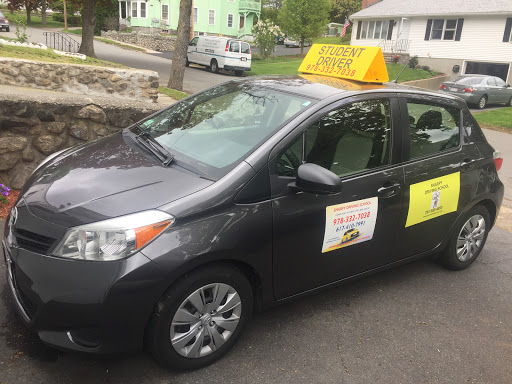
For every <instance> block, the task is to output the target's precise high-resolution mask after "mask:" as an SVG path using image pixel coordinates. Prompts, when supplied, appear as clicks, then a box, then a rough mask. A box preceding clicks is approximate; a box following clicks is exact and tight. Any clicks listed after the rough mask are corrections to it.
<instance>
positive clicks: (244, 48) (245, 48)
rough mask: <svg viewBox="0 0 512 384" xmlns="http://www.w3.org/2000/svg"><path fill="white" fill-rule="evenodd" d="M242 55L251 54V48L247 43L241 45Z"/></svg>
mask: <svg viewBox="0 0 512 384" xmlns="http://www.w3.org/2000/svg"><path fill="white" fill-rule="evenodd" d="M242 53H251V47H250V46H249V44H247V43H242Z"/></svg>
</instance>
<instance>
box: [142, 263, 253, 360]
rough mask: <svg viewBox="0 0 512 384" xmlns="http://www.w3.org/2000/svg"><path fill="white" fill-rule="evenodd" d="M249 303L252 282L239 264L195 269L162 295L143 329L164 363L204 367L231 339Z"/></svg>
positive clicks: (227, 347)
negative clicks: (146, 328)
mask: <svg viewBox="0 0 512 384" xmlns="http://www.w3.org/2000/svg"><path fill="white" fill-rule="evenodd" d="M252 307H253V292H252V287H251V284H250V283H249V281H248V280H247V278H246V277H245V276H244V274H243V273H242V272H241V271H240V270H239V269H237V268H235V267H231V266H225V265H216V266H209V267H208V268H202V269H198V270H196V271H193V272H191V273H190V274H188V275H186V276H184V277H183V278H182V279H180V280H178V282H177V283H176V284H175V285H173V286H172V287H171V288H169V290H168V291H167V292H166V293H165V294H164V295H163V296H162V297H161V298H160V301H159V302H158V304H157V307H156V308H155V313H154V314H153V317H152V319H151V322H150V326H149V329H148V333H147V341H148V347H149V349H150V351H151V352H152V354H153V356H154V357H155V359H156V360H157V361H158V362H159V363H160V364H161V365H163V366H165V367H168V368H173V369H179V370H184V369H185V370H189V369H197V368H201V367H204V366H207V365H209V364H211V363H213V362H214V361H215V360H217V359H219V358H220V357H222V356H223V355H224V354H226V353H227V352H228V351H229V350H230V349H231V347H232V346H233V345H234V344H235V342H236V340H237V338H238V337H239V336H240V334H241V332H242V330H243V328H244V326H245V324H246V323H247V321H248V320H249V318H250V317H251V314H252Z"/></svg>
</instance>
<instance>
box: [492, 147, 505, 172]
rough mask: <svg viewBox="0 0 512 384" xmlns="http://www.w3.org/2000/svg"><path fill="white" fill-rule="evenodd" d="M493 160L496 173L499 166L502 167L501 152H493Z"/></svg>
mask: <svg viewBox="0 0 512 384" xmlns="http://www.w3.org/2000/svg"><path fill="white" fill-rule="evenodd" d="M493 158H494V164H495V165H496V171H499V170H500V168H501V166H502V165H503V157H501V152H500V151H494V154H493Z"/></svg>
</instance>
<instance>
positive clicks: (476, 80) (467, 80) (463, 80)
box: [452, 76, 484, 85]
mask: <svg viewBox="0 0 512 384" xmlns="http://www.w3.org/2000/svg"><path fill="white" fill-rule="evenodd" d="M483 79H484V77H466V76H459V77H456V78H455V79H453V80H452V82H453V83H458V84H464V85H476V84H480V83H481V82H482V80H483Z"/></svg>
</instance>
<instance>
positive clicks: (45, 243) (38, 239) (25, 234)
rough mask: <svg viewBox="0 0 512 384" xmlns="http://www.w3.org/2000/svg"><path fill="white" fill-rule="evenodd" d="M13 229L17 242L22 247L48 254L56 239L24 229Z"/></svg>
mask: <svg viewBox="0 0 512 384" xmlns="http://www.w3.org/2000/svg"><path fill="white" fill-rule="evenodd" d="M13 230H14V231H13V234H14V237H15V238H16V243H17V244H18V246H19V247H20V248H23V249H26V250H27V251H31V252H36V253H40V254H43V255H46V254H47V253H48V251H49V250H50V248H51V247H52V245H53V244H54V243H55V241H56V239H54V238H51V237H47V236H43V235H39V234H37V233H34V232H30V231H26V230H24V229H19V228H13Z"/></svg>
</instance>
